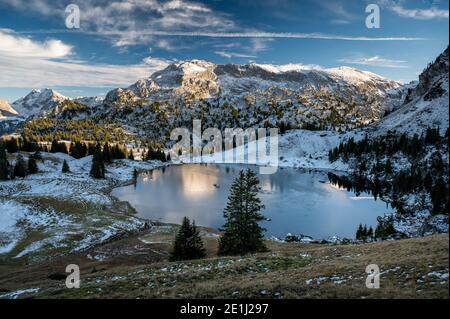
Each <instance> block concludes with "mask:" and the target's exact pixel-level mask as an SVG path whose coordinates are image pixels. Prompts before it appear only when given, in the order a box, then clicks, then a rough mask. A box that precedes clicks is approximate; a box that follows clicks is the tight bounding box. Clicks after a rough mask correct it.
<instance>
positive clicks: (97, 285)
mask: <svg viewBox="0 0 450 319" xmlns="http://www.w3.org/2000/svg"><path fill="white" fill-rule="evenodd" d="M161 231H162V232H163V233H164V231H163V230H161ZM267 245H268V246H269V248H270V250H271V252H268V253H261V254H255V255H249V256H244V257H241V256H237V257H212V258H207V259H204V260H196V261H185V262H171V263H169V262H158V263H153V264H142V265H138V266H136V265H134V266H131V267H130V266H128V267H127V266H119V265H117V266H116V267H114V268H111V269H108V270H105V271H98V272H95V273H92V272H88V270H87V271H86V273H85V274H83V284H82V286H81V288H80V289H71V290H70V289H64V288H61V286H60V285H59V286H58V285H55V283H51V284H50V285H49V284H48V283H43V285H41V286H39V287H40V288H41V290H39V291H38V292H36V294H35V295H34V297H37V298H49V297H50V298H261V299H264V298H448V235H437V236H430V237H426V238H415V239H408V240H402V241H389V242H381V243H372V244H367V245H344V246H336V245H308V244H280V243H275V242H267ZM373 263H375V264H377V265H379V267H380V271H381V287H380V289H367V288H366V286H365V281H366V277H367V274H366V273H365V269H366V266H367V265H369V264H373ZM96 267H99V265H98V264H97V266H96ZM33 287H36V286H33Z"/></svg>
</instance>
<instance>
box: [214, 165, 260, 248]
mask: <svg viewBox="0 0 450 319" xmlns="http://www.w3.org/2000/svg"><path fill="white" fill-rule="evenodd" d="M258 185H259V180H258V177H257V176H256V174H255V173H254V172H253V171H252V170H250V169H249V170H247V171H241V172H240V173H239V176H238V177H237V178H236V179H235V181H234V182H233V184H232V185H231V189H230V196H229V197H228V203H227V206H226V208H225V210H224V217H225V220H226V221H225V225H224V226H223V229H222V230H223V231H224V234H223V236H222V238H221V239H220V242H219V254H220V255H239V254H242V255H243V254H247V253H254V252H258V251H265V250H267V248H266V247H265V245H264V236H263V232H264V229H263V228H261V227H260V226H259V224H258V223H259V222H260V221H262V220H264V217H263V216H262V215H261V213H260V211H261V209H263V208H264V205H262V203H261V200H260V199H259V198H258V192H259V189H258Z"/></svg>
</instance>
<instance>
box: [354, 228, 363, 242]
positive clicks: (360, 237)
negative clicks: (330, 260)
mask: <svg viewBox="0 0 450 319" xmlns="http://www.w3.org/2000/svg"><path fill="white" fill-rule="evenodd" d="M362 236H363V225H362V224H359V227H358V230H357V231H356V239H357V240H361V239H362Z"/></svg>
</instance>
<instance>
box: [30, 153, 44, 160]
mask: <svg viewBox="0 0 450 319" xmlns="http://www.w3.org/2000/svg"><path fill="white" fill-rule="evenodd" d="M30 158H33V159H35V160H41V159H42V154H41V151H36V152H34V153H33V154H32V155H31V156H30Z"/></svg>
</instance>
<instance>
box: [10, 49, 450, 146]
mask: <svg viewBox="0 0 450 319" xmlns="http://www.w3.org/2000/svg"><path fill="white" fill-rule="evenodd" d="M447 72H448V49H447V50H446V51H445V52H444V53H443V54H442V55H441V56H440V57H439V58H438V59H437V60H436V61H435V62H434V63H432V64H430V65H429V66H428V67H427V69H426V70H425V71H424V72H423V73H422V75H421V76H420V79H419V81H417V82H412V83H410V84H406V85H401V84H400V83H398V82H395V81H391V80H388V79H385V78H383V77H381V76H379V75H376V74H374V73H370V72H366V71H361V70H358V69H355V68H349V67H339V68H332V69H323V68H320V67H317V66H305V65H300V64H288V65H278V66H277V65H268V64H247V65H238V64H225V65H218V64H214V63H210V62H207V61H201V60H192V61H181V62H176V63H173V64H171V65H169V66H168V67H167V68H165V69H163V70H161V71H158V72H156V73H154V74H153V75H151V76H150V77H149V78H147V79H143V80H139V81H137V82H136V83H134V84H132V85H131V86H129V87H128V88H118V89H114V90H112V91H110V92H109V93H108V94H107V95H106V97H105V99H102V98H98V97H82V98H76V99H73V100H70V99H69V98H67V97H64V96H62V95H61V94H59V93H57V92H55V91H53V90H50V89H45V90H42V91H41V90H33V91H32V92H31V93H30V94H28V95H27V96H25V97H24V98H21V99H20V100H18V101H16V102H14V103H13V104H12V107H14V108H15V109H16V110H17V111H18V112H19V115H21V116H23V117H30V116H34V117H39V116H46V117H52V118H55V119H58V118H61V119H82V118H91V117H93V116H95V117H96V119H98V120H99V121H100V123H101V122H102V121H105V122H107V123H111V122H116V123H117V122H119V123H121V124H123V125H125V126H126V128H127V130H128V131H129V132H131V133H134V134H137V135H138V136H145V137H149V138H157V139H160V138H161V139H164V138H167V136H168V133H169V132H170V131H171V130H172V129H173V128H174V127H191V125H192V119H201V120H202V125H203V128H206V127H218V128H220V129H223V128H226V127H242V128H247V127H256V126H258V127H268V126H271V127H274V126H275V127H279V128H280V130H281V131H282V132H283V131H285V130H291V129H307V130H317V129H319V130H337V131H348V130H350V129H352V128H355V127H366V129H367V130H369V131H371V132H374V133H376V134H377V135H379V134H385V133H386V132H387V131H389V130H395V129H397V130H400V131H406V130H408V131H410V132H413V131H414V130H416V129H418V130H421V129H423V128H425V127H429V126H437V125H439V126H440V127H441V128H442V129H443V130H445V129H446V128H447V127H448V73H447Z"/></svg>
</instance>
